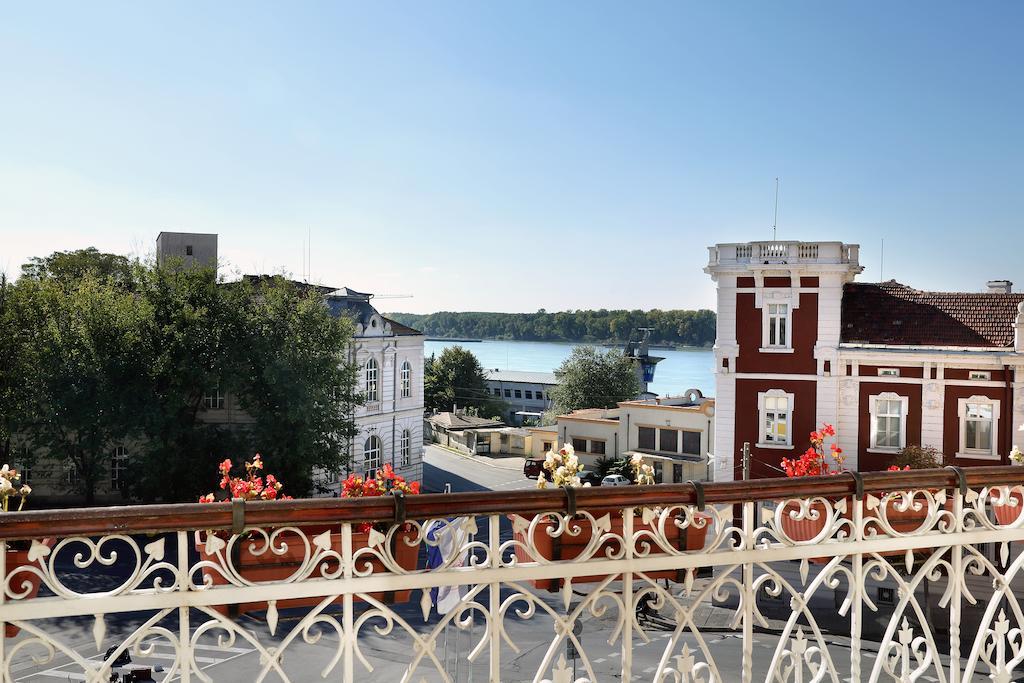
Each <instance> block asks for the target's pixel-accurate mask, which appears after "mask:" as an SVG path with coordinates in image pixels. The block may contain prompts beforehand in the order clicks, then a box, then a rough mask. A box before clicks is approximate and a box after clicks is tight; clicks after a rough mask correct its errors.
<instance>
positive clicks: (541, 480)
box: [537, 472, 548, 489]
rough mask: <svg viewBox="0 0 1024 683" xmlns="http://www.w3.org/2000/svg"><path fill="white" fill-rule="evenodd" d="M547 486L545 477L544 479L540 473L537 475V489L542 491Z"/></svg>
mask: <svg viewBox="0 0 1024 683" xmlns="http://www.w3.org/2000/svg"><path fill="white" fill-rule="evenodd" d="M547 486H548V480H547V477H545V476H544V473H543V472H541V473H540V474H538V475H537V488H539V489H544V488H547Z"/></svg>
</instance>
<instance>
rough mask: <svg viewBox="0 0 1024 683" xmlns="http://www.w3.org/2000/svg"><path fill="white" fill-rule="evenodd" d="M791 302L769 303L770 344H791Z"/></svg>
mask: <svg viewBox="0 0 1024 683" xmlns="http://www.w3.org/2000/svg"><path fill="white" fill-rule="evenodd" d="M788 321H789V304H768V346H789V330H788V329H787V328H786V325H787V323H788Z"/></svg>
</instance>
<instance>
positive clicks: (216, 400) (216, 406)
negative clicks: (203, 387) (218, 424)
mask: <svg viewBox="0 0 1024 683" xmlns="http://www.w3.org/2000/svg"><path fill="white" fill-rule="evenodd" d="M203 409H204V410H224V395H223V394H222V393H220V385H219V384H218V385H217V386H215V387H214V388H213V389H212V390H211V391H210V392H209V393H208V394H206V396H203Z"/></svg>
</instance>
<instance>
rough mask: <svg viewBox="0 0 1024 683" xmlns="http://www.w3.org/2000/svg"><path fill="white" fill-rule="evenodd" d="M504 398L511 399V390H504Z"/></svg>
mask: <svg viewBox="0 0 1024 683" xmlns="http://www.w3.org/2000/svg"><path fill="white" fill-rule="evenodd" d="M505 398H512V390H511V389H506V390H505Z"/></svg>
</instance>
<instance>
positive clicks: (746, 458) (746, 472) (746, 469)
mask: <svg viewBox="0 0 1024 683" xmlns="http://www.w3.org/2000/svg"><path fill="white" fill-rule="evenodd" d="M733 471H735V470H733ZM743 481H750V442H749V441H744V442H743Z"/></svg>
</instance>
